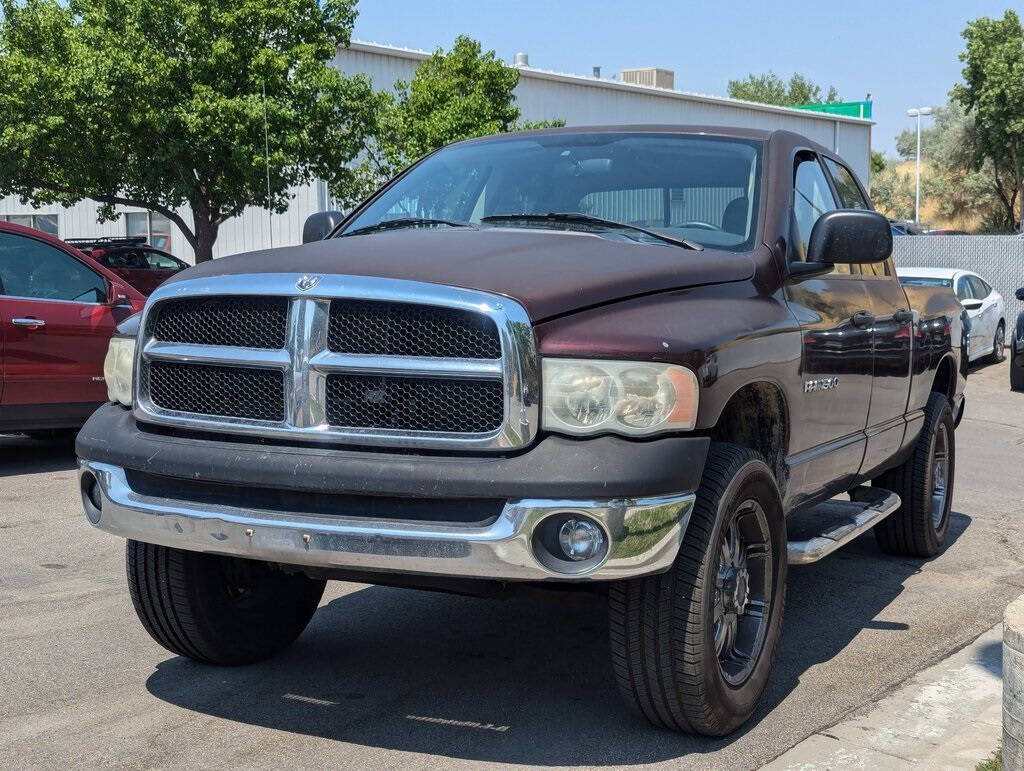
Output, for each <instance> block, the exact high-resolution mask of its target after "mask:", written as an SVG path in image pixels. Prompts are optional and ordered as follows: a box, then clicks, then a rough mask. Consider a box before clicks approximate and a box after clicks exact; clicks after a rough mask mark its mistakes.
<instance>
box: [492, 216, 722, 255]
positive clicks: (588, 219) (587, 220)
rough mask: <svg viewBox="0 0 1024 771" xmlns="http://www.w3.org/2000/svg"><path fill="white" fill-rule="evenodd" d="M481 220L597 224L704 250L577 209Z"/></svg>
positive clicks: (692, 244) (626, 223)
mask: <svg viewBox="0 0 1024 771" xmlns="http://www.w3.org/2000/svg"><path fill="white" fill-rule="evenodd" d="M480 221H481V222H517V221H520V222H570V223H572V222H580V223H583V224H587V225H599V226H601V227H605V228H614V229H616V230H632V231H634V232H636V233H643V234H645V235H648V236H650V237H651V238H656V239H658V240H659V241H664V242H665V243H667V244H672V245H673V246H681V247H682V248H683V249H693V250H694V251H697V252H701V251H704V247H703V246H702V245H701V244H698V243H697V242H696V241H690V240H689V239H686V238H673V237H672V236H667V235H665V234H664V233H659V232H658V231H656V230H648V229H647V228H642V227H640V226H639V225H630V224H629V223H628V222H618V221H617V220H606V219H605V218H604V217H595V216H594V215H593V214H584V213H583V212H577V211H565V212H558V211H549V212H548V213H547V214H540V213H536V214H535V213H530V212H522V213H516V214H490V215H488V216H486V217H481V218H480Z"/></svg>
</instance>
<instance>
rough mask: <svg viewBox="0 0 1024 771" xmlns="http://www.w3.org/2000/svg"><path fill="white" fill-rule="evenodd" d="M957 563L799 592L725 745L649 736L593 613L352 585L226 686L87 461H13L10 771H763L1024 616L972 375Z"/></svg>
mask: <svg viewBox="0 0 1024 771" xmlns="http://www.w3.org/2000/svg"><path fill="white" fill-rule="evenodd" d="M967 395H968V406H967V413H966V416H965V418H964V421H963V423H962V424H961V426H960V428H959V430H958V431H957V435H956V440H957V445H958V446H957V471H956V484H955V490H954V499H953V510H954V512H955V513H954V519H953V523H952V531H951V533H952V534H951V538H950V543H949V544H948V546H947V548H946V549H945V551H944V552H943V553H942V554H941V555H939V556H938V557H937V558H936V559H934V560H932V561H928V562H925V561H920V560H911V559H898V558H891V557H884V556H882V555H881V554H879V552H878V551H877V549H876V547H875V543H874V538H873V536H872V535H871V534H867V535H866V536H863V537H861V538H860V539H858V540H857V541H855V542H854V543H852V544H850V545H849V546H848V547H846V548H845V549H843V550H841V551H840V552H838V553H837V554H835V555H832V556H831V557H829V558H827V559H826V560H824V561H822V562H819V563H817V564H815V565H811V566H807V567H800V568H793V569H792V570H791V571H790V585H789V596H788V601H787V608H786V621H785V628H784V634H783V644H782V649H781V651H780V653H779V656H778V660H777V663H776V668H775V673H774V675H773V677H772V681H771V683H770V686H769V689H768V692H767V694H766V698H765V701H764V704H763V706H762V708H761V709H760V711H759V712H758V713H757V715H756V716H755V717H754V719H753V720H752V721H751V722H750V723H749V724H748V725H747V726H746V727H745V728H744V729H743V730H741V731H740V732H739V733H737V734H736V735H734V736H732V737H729V738H727V739H724V740H714V741H712V740H704V739H695V738H691V737H683V736H676V735H673V734H670V733H665V732H662V731H658V730H655V729H652V728H650V727H648V726H647V725H646V724H645V723H643V722H641V721H640V720H639V719H636V718H633V717H631V716H630V715H629V714H628V713H627V712H626V711H625V709H624V708H623V706H622V705H621V703H620V701H619V698H618V694H617V693H616V691H615V688H614V684H613V682H612V673H611V666H610V663H609V658H608V649H607V641H606V633H605V611H604V607H603V604H602V603H601V602H600V601H599V600H597V599H596V598H589V597H584V596H576V595H572V596H570V597H569V598H567V599H566V600H564V601H552V600H551V599H537V598H530V599H526V598H520V599H515V600H508V601H494V600H482V599H469V598H462V597H453V596H447V595H442V594H432V593H426V592H416V591H411V590H398V589H387V588H378V587H365V586H361V585H356V584H339V583H334V584H331V585H329V586H328V590H327V593H326V594H325V596H324V599H323V603H322V605H321V607H320V610H319V611H318V613H317V614H316V616H315V617H314V619H313V622H312V623H311V625H310V627H309V628H308V629H307V631H306V633H305V634H303V635H302V637H301V638H300V639H299V640H298V642H297V643H296V644H295V645H294V646H293V647H292V648H291V649H289V650H288V651H287V652H286V653H285V654H284V655H282V656H280V657H278V658H277V659H275V660H273V661H270V662H267V663H264V664H260V665H256V666H251V667H244V668H237V669H219V668H214V667H208V666H204V665H200V664H195V663H193V662H190V661H188V660H185V659H181V658H178V657H176V656H173V655H171V654H169V653H167V652H166V651H165V650H164V649H163V648H161V647H159V646H158V645H157V644H156V643H154V642H153V641H152V640H151V639H150V638H149V637H148V635H147V634H146V633H145V632H144V631H143V629H142V627H141V626H140V625H139V623H138V622H137V621H136V618H135V614H134V612H133V610H132V608H131V602H130V600H129V597H128V592H127V588H126V583H125V576H124V567H123V543H122V542H121V541H120V540H118V539H116V538H113V537H111V536H108V535H106V534H103V533H100V532H98V531H96V530H94V529H93V528H91V527H90V526H89V525H88V524H87V523H86V521H85V518H84V517H83V515H82V513H81V507H80V503H79V501H78V495H77V492H76V487H75V471H74V466H75V460H74V455H73V449H72V447H71V445H70V444H69V443H50V444H47V443H40V442H33V441H29V440H27V439H21V438H0V504H2V506H0V651H2V658H0V767H4V768H17V767H29V766H32V767H38V766H47V767H54V766H66V765H75V766H98V765H117V766H129V767H148V766H161V767H180V766H197V765H198V766H210V767H213V766H224V765H232V766H236V765H246V766H253V767H267V768H271V767H279V766H282V765H284V764H287V765H288V766H297V767H339V766H342V767H359V768H425V767H437V766H439V765H442V764H444V765H463V766H468V765H473V766H478V765H480V764H499V763H509V764H516V765H540V766H551V765H575V764H581V765H588V766H606V765H607V766H617V765H633V764H642V763H662V764H672V765H673V766H682V767H716V768H725V767H728V768H749V767H756V766H759V765H760V764H762V763H764V762H766V761H768V760H771V759H772V758H774V757H776V756H778V755H779V754H781V753H782V752H783V751H785V750H786V749H787V748H789V747H790V746H792V745H793V744H795V743H797V742H798V741H800V740H801V739H803V738H804V737H806V736H808V735H810V734H812V733H814V732H816V731H819V730H821V729H823V728H826V727H828V726H829V725H831V724H833V723H835V722H837V721H838V720H840V719H841V718H843V717H844V716H846V715H848V714H850V713H851V712H853V711H856V710H860V709H863V708H865V707H866V706H868V705H870V703H871V702H872V701H874V700H876V699H878V698H880V697H882V696H884V695H885V694H886V693H888V692H889V691H890V690H892V689H893V688H894V687H895V686H897V685H898V684H899V683H901V682H902V681H903V680H905V679H906V678H908V677H909V676H911V675H912V674H914V673H915V672H917V671H919V670H921V669H923V668H925V667H927V666H928V665H930V664H932V663H934V662H936V661H938V660H939V659H941V658H943V657H944V656H946V655H948V654H949V653H951V652H953V651H954V650H956V649H958V648H960V647H962V646H964V645H965V644H967V643H968V642H970V641H972V640H973V639H975V638H976V637H977V636H978V635H979V634H981V633H982V632H983V631H985V630H987V629H989V628H990V627H991V626H992V625H993V624H995V623H997V622H998V621H999V619H1000V618H1001V616H1002V611H1003V608H1004V607H1005V605H1006V604H1007V603H1008V602H1009V601H1010V600H1011V599H1013V598H1014V597H1016V596H1018V595H1019V594H1021V593H1022V592H1024V538H1022V536H1024V475H1021V473H1020V468H1021V455H1022V453H1024V449H1022V445H1024V394H1014V393H1011V392H1010V391H1009V386H1008V376H1007V365H1005V364H1003V365H992V366H987V367H981V368H977V369H976V370H975V371H973V372H972V373H971V377H970V379H969V382H968V389H967Z"/></svg>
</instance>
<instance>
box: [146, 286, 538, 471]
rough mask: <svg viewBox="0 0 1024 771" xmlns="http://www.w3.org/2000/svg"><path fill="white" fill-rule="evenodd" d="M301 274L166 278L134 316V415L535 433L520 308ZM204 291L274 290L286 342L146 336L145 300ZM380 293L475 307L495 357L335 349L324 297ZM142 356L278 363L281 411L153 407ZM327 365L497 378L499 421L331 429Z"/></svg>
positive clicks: (339, 440)
mask: <svg viewBox="0 0 1024 771" xmlns="http://www.w3.org/2000/svg"><path fill="white" fill-rule="evenodd" d="M302 277H303V274H300V273H271V274H267V273H260V274H239V275H223V276H215V277H210V278H195V279H188V280H182V281H174V282H172V283H170V284H164V285H163V286H161V287H159V288H158V289H157V290H156V291H155V292H154V293H153V294H152V295H151V296H150V299H149V302H148V303H147V304H146V307H145V309H144V311H143V318H142V320H141V323H140V324H139V330H140V333H139V334H140V339H139V344H138V345H137V348H136V350H137V351H138V355H137V357H136V362H135V383H136V384H137V385H136V394H135V403H134V412H135V416H136V417H137V418H138V419H139V420H140V421H142V422H147V423H154V424H159V425H165V426H172V427H178V428H183V429H189V430H198V431H209V432H216V433H227V434H238V435H248V436H259V437H265V438H268V439H280V440H291V441H302V442H318V443H333V444H353V445H368V446H382V447H404V448H422V449H448V450H467V451H472V450H493V451H501V450H509V449H516V448H520V447H524V446H526V445H528V444H529V443H530V442H531V441H532V440H533V438H534V436H535V432H536V430H537V426H538V422H539V417H538V415H539V411H538V392H539V385H538V372H537V362H538V358H537V354H536V347H535V342H534V336H533V329H532V327H531V325H530V320H529V317H528V316H527V314H526V310H525V309H524V308H523V307H522V306H521V305H520V304H519V303H517V302H515V301H514V300H510V299H508V298H506V297H501V296H499V295H494V294H490V293H487V292H480V291H476V290H470V289H460V288H457V287H449V286H443V285H439V284H429V283H424V282H418V281H406V280H400V279H382V278H376V277H370V276H348V275H325V276H322V277H321V278H320V281H319V283H317V284H316V286H315V287H314V288H313V289H312V290H310V291H309V292H308V295H309V296H307V293H305V292H302V291H300V290H299V289H297V284H298V282H299V280H300V279H301V278H302ZM213 296H249V297H257V296H276V297H284V298H286V299H287V300H288V322H287V341H286V347H285V348H282V349H278V350H273V349H257V348H239V347H234V346H218V345H194V344H183V343H165V342H160V341H157V340H155V339H153V338H152V337H148V336H147V335H148V332H147V330H148V329H149V326H148V324H147V322H148V319H149V315H150V313H151V312H152V311H153V309H154V308H155V307H157V306H159V304H160V303H161V302H163V301H166V300H174V299H184V298H202V297H213ZM335 299H362V300H379V301H384V302H394V303H410V304H418V305H434V306H440V307H446V308H457V309H461V310H466V311H471V312H474V313H479V314H482V315H485V316H487V317H489V318H490V319H491V320H492V321H493V322H494V323H495V326H496V327H497V329H498V335H499V339H500V342H501V351H502V356H501V358H500V359H460V358H451V359H449V358H438V357H430V356H422V357H421V356H394V355H383V356H376V355H363V354H345V353H334V352H331V351H329V350H328V344H327V343H328V341H327V336H328V329H329V318H330V305H331V301H332V300H335ZM149 361H173V362H178V363H195V364H221V365H227V366H251V367H259V368H265V369H277V370H281V371H283V372H284V378H285V380H284V385H285V393H284V398H285V420H284V421H281V422H277V421H265V420H253V419H247V418H232V417H220V416H211V415H202V414H196V413H188V412H178V411H175V410H168V409H164V408H161V407H159V406H157V405H156V404H154V403H153V401H152V400H151V399H150V398H149V394H148V393H146V392H145V389H144V387H142V385H141V384H142V383H143V382H144V381H143V378H141V372H142V368H143V367H144V366H146V363H147V362H149ZM334 373H349V374H353V375H380V376H385V377H386V376H392V377H417V376H419V377H440V378H453V379H457V378H466V379H479V380H501V381H502V382H503V384H504V407H505V409H504V421H503V423H502V425H501V426H500V427H499V428H497V429H495V430H493V431H489V432H486V433H454V432H441V431H413V430H398V429H379V428H338V427H334V426H330V425H329V424H328V422H327V409H326V390H327V376H328V375H329V374H334Z"/></svg>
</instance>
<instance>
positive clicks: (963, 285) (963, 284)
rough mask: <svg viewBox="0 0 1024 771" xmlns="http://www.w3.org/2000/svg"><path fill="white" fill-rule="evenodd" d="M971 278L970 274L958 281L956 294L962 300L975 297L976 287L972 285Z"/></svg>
mask: <svg viewBox="0 0 1024 771" xmlns="http://www.w3.org/2000/svg"><path fill="white" fill-rule="evenodd" d="M969 278H970V277H969V276H962V277H961V278H960V280H959V281H957V282H956V296H957V297H958V298H959V299H961V300H973V299H974V287H972V286H971V282H970V281H969V280H968V279H969Z"/></svg>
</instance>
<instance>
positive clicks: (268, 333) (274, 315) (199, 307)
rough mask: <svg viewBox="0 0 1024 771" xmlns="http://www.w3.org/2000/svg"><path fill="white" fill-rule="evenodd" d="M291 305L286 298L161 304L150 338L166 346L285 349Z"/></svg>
mask: <svg viewBox="0 0 1024 771" xmlns="http://www.w3.org/2000/svg"><path fill="white" fill-rule="evenodd" d="M287 321H288V301H287V300H286V299H285V298H284V297H204V298H201V299H188V300H171V301H168V302H164V303H161V304H160V305H159V306H158V307H157V308H156V310H155V312H154V313H153V315H152V316H151V317H150V320H149V334H150V336H152V337H153V338H154V339H156V340H159V341H161V342H166V343H191V344H194V345H234V346H239V347H241V348H260V349H275V348H284V343H285V335H286V328H287Z"/></svg>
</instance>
